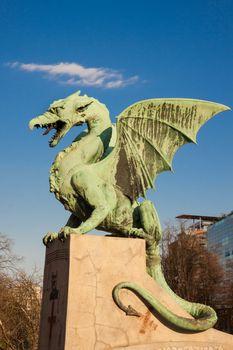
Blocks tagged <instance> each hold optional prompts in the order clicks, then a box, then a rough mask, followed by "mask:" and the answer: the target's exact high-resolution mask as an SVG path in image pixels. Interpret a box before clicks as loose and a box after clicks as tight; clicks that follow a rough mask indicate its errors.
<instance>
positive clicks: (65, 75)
mask: <svg viewBox="0 0 233 350" xmlns="http://www.w3.org/2000/svg"><path fill="white" fill-rule="evenodd" d="M8 66H9V67H10V68H17V69H20V70H24V71H26V72H44V73H47V74H46V77H47V78H53V79H56V80H57V81H58V82H61V83H63V84H66V85H77V86H95V87H103V88H107V89H113V88H120V87H124V86H127V85H130V84H134V83H135V82H136V81H137V80H138V79H139V77H138V76H137V75H135V76H132V77H130V78H125V77H124V76H123V74H122V73H121V72H119V71H116V70H113V69H110V68H86V67H84V66H81V65H80V64H78V63H68V62H64V63H63V62H60V63H56V64H36V63H20V62H13V63H8Z"/></svg>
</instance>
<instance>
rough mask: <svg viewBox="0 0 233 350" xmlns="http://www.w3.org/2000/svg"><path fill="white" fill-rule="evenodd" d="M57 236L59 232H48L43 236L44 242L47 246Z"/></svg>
mask: <svg viewBox="0 0 233 350" xmlns="http://www.w3.org/2000/svg"><path fill="white" fill-rule="evenodd" d="M57 238H58V234H57V233H56V232H48V233H47V234H46V235H45V236H44V238H43V243H44V245H45V246H46V247H48V245H49V243H52V241H54V240H55V239H57Z"/></svg>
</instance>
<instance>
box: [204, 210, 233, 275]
mask: <svg viewBox="0 0 233 350" xmlns="http://www.w3.org/2000/svg"><path fill="white" fill-rule="evenodd" d="M207 242H208V243H207V244H208V249H209V250H210V251H212V252H215V253H216V254H217V255H218V258H219V262H220V263H221V265H222V267H223V268H224V269H225V270H227V269H228V265H229V264H231V265H232V264H233V212H231V213H230V214H229V215H227V216H225V217H223V218H222V219H220V220H219V221H218V222H216V223H214V224H212V225H210V226H209V227H208V229H207Z"/></svg>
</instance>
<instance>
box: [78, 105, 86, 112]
mask: <svg viewBox="0 0 233 350" xmlns="http://www.w3.org/2000/svg"><path fill="white" fill-rule="evenodd" d="M86 108H87V107H86V106H82V107H78V108H77V109H76V112H83V111H84V110H85V109H86Z"/></svg>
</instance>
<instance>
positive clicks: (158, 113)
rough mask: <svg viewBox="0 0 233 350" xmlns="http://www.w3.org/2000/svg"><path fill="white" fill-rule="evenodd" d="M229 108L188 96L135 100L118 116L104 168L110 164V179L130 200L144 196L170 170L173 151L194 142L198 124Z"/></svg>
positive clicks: (198, 127)
mask: <svg viewBox="0 0 233 350" xmlns="http://www.w3.org/2000/svg"><path fill="white" fill-rule="evenodd" d="M228 109H229V107H227V106H224V105H222V104H218V103H213V102H208V101H202V100H191V99H172V98H168V99H150V100H145V101H140V102H137V103H135V104H133V105H131V106H129V107H128V108H126V109H125V110H124V111H123V112H122V113H121V114H120V115H119V117H118V120H117V125H116V126H117V141H116V145H115V148H114V150H113V152H111V153H110V155H109V156H108V157H107V158H105V159H104V160H103V161H102V162H100V163H102V164H103V165H104V168H105V166H106V165H107V164H108V166H110V167H109V168H108V169H110V168H111V177H112V181H113V182H114V183H115V184H116V185H117V186H118V187H119V188H120V189H121V191H122V192H123V193H124V194H125V195H126V196H128V197H129V198H130V199H131V200H132V201H134V200H136V199H137V198H138V197H140V196H143V197H144V196H145V192H146V190H147V189H149V188H153V187H154V180H155V178H156V176H157V175H158V174H160V173H161V172H162V171H167V170H171V169H172V159H173V157H174V155H175V153H176V151H177V150H178V149H179V148H180V147H181V146H183V145H184V144H186V143H189V142H193V143H195V142H196V135H197V132H198V130H199V129H200V127H201V126H202V125H203V124H204V123H206V122H207V121H208V120H209V119H210V118H212V117H213V116H214V115H216V114H217V113H219V112H222V111H225V110H228ZM100 163H99V165H100ZM97 164H98V163H97ZM97 164H96V165H97Z"/></svg>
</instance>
